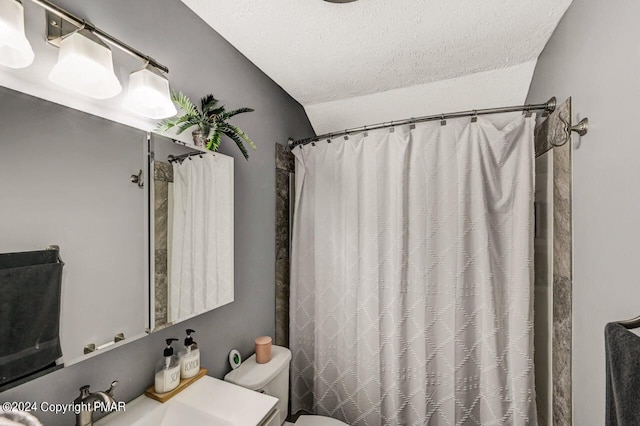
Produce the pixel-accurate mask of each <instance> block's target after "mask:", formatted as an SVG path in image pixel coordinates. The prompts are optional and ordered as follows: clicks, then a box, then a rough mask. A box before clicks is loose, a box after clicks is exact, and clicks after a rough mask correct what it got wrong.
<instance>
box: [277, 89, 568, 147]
mask: <svg viewBox="0 0 640 426" xmlns="http://www.w3.org/2000/svg"><path fill="white" fill-rule="evenodd" d="M555 109H556V98H555V96H554V97H552V98H551V99H549V100H548V101H547V102H545V103H544V104H530V105H520V106H510V107H502V108H486V109H474V110H470V111H460V112H450V113H447V114H437V115H427V116H424V117H417V118H409V119H407V120H400V121H389V122H384V123H378V124H372V125H370V126H361V127H354V128H351V129H346V130H343V131H341V132H335V133H325V134H323V135H319V136H314V137H310V138H305V139H298V140H294V139H293V138H289V148H291V149H293V148H295V147H296V146H298V145H306V144H308V143H311V142H316V141H319V140H320V139H326V138H329V139H331V138H333V137H337V136H347V135H351V134H354V133H362V132H366V131H369V130H377V129H385V128H387V127H394V126H404V125H406V124H416V123H423V122H425V121H435V120H446V119H447V118H460V117H476V116H478V115H489V114H501V113H507V112H518V111H526V112H527V113H529V112H531V111H540V110H542V111H544V114H546V115H548V114H551V113H552V112H553V111H555Z"/></svg>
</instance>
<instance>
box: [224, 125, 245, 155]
mask: <svg viewBox="0 0 640 426" xmlns="http://www.w3.org/2000/svg"><path fill="white" fill-rule="evenodd" d="M221 131H222V133H224V134H225V135H227V136H228V137H230V138H231V139H232V140H233V141H234V142H235V143H236V145H238V148H239V149H240V152H242V155H244V159H245V160H249V152H248V151H247V148H245V146H244V141H243V140H242V138H241V137H240V136H238V134H237V133H236V132H234V131H232V130H230V129H229V128H223V129H221Z"/></svg>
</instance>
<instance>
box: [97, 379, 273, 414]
mask: <svg viewBox="0 0 640 426" xmlns="http://www.w3.org/2000/svg"><path fill="white" fill-rule="evenodd" d="M277 402H278V399H277V398H274V397H272V396H269V395H265V394H262V393H259V392H254V391H252V390H249V389H245V388H243V387H240V386H236V385H233V384H231V383H228V382H225V381H223V380H220V379H216V378H213V377H209V376H204V377H203V378H201V379H200V380H198V381H197V382H195V383H194V384H192V385H191V386H189V387H188V388H186V389H185V390H183V391H182V392H180V393H179V394H178V395H176V396H174V397H173V398H171V399H170V400H169V401H167V402H165V403H164V404H163V403H160V402H158V401H155V400H153V399H151V398H148V397H146V396H144V395H141V396H139V397H137V398H136V399H134V400H133V401H130V402H128V403H127V405H126V410H125V411H121V412H114V413H111V414H109V415H107V416H105V417H104V418H102V419H100V420H99V421H97V422H96V423H95V425H96V426H135V425H136V424H137V423H139V424H140V425H141V426H142V425H145V424H152V423H151V422H150V421H151V420H152V419H160V418H164V419H165V420H163V421H162V424H173V423H172V422H171V421H168V420H166V418H167V417H168V416H167V415H166V414H165V413H166V412H168V410H170V409H173V408H175V409H176V410H178V412H180V411H179V410H182V412H186V411H187V410H189V411H193V414H194V416H195V417H194V418H198V416H200V417H203V416H207V415H209V416H212V419H215V420H216V421H215V422H213V421H212V422H208V423H209V424H214V423H215V424H220V425H229V426H235V425H237V426H250V425H256V426H257V425H259V424H260V423H261V422H262V421H263V420H264V419H266V418H267V417H268V415H269V414H271V412H272V411H273V410H274V408H275V406H276V404H277ZM198 413H201V414H198ZM184 420H186V419H184ZM156 421H157V420H156ZM155 424H160V423H155ZM175 424H176V426H181V425H183V424H184V423H183V422H178V423H175ZM192 424H193V423H192Z"/></svg>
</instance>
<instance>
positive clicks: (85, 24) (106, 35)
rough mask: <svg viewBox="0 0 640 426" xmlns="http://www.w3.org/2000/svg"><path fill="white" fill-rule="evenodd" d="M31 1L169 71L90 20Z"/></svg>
mask: <svg viewBox="0 0 640 426" xmlns="http://www.w3.org/2000/svg"><path fill="white" fill-rule="evenodd" d="M31 2H33V3H35V4H37V5H38V6H40V7H42V8H43V9H45V10H47V11H48V12H50V13H52V14H54V15H56V16H58V17H59V18H62V19H64V20H65V21H67V22H69V23H71V24H72V25H74V26H76V27H78V28H82V27H84V28H85V29H87V30H89V31H91V33H93V34H95V35H96V36H98V37H100V38H101V39H102V40H104V41H106V42H108V43H109V44H112V45H113V46H116V47H117V48H119V49H120V50H122V51H124V52H126V53H128V54H130V55H131V56H135V57H137V58H140V59H142V60H143V61H145V62H148V63H149V64H150V65H151V66H153V67H154V68H157V69H159V70H160V71H162V72H164V73H168V72H169V68H167V67H166V66H164V65H162V64H161V63H159V62H158V61H156V60H155V59H153V58H152V57H151V56H149V55H145V54H144V53H142V52H140V51H139V50H137V49H135V48H133V47H131V46H129V45H128V44H126V43H124V42H123V41H120V40H119V39H117V38H115V37H114V36H112V35H111V34H109V33H107V32H105V31H103V30H101V29H100V28H98V27H96V26H95V25H93V24H92V23H90V22H88V21H86V20H84V19H82V18H79V17H78V16H76V15H74V14H73V13H71V12H68V11H66V10H64V9H63V8H61V7H60V6H57V5H55V4H53V3H51V2H50V1H48V0H31Z"/></svg>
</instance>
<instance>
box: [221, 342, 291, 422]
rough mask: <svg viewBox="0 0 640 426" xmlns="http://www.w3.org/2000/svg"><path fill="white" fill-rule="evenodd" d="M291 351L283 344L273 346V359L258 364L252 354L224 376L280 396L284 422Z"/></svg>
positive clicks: (247, 386)
mask: <svg viewBox="0 0 640 426" xmlns="http://www.w3.org/2000/svg"><path fill="white" fill-rule="evenodd" d="M290 361H291V351H289V349H287V348H283V347H282V346H275V345H273V346H272V347H271V361H269V362H268V363H266V364H258V363H257V362H256V355H255V354H253V355H251V356H250V357H249V358H248V359H247V360H245V361H244V362H243V363H242V364H240V366H239V367H238V368H236V369H235V370H233V371H231V372H230V373H229V374H227V375H226V376H224V379H225V380H226V381H227V382H230V383H233V384H235V385H238V386H242V387H244V388H247V389H251V390H254V391H257V392H262V393H266V394H267V395H271V396H274V397H276V398H278V404H277V405H276V408H277V409H278V411H279V413H280V422H279V423H278V424H282V423H284V421H285V419H286V418H287V416H288V409H289V364H290Z"/></svg>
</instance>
